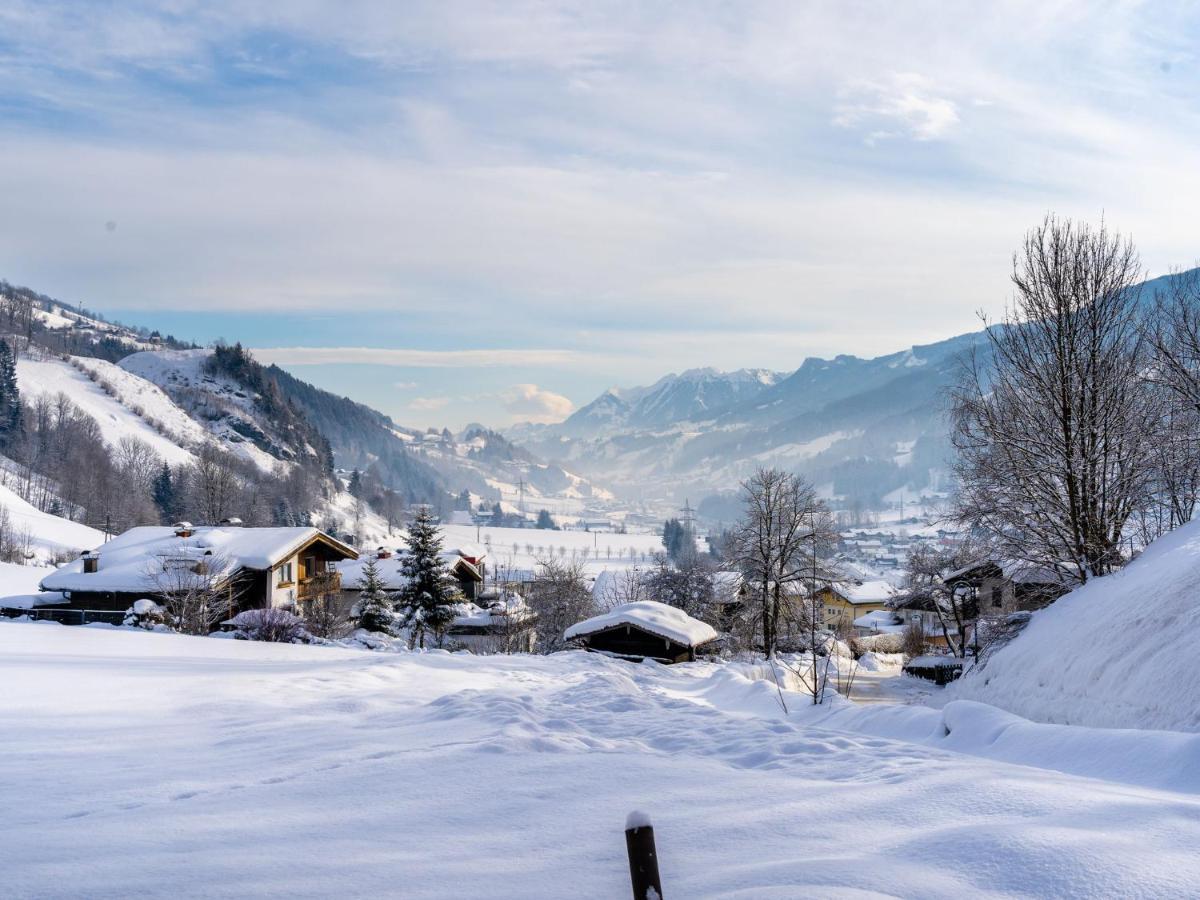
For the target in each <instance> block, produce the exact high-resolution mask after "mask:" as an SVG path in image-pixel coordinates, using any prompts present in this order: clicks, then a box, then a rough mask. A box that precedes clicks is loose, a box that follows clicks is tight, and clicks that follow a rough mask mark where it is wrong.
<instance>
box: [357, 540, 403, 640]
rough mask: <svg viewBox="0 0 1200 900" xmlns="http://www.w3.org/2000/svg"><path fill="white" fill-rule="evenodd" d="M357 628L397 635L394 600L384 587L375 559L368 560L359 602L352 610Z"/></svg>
mask: <svg viewBox="0 0 1200 900" xmlns="http://www.w3.org/2000/svg"><path fill="white" fill-rule="evenodd" d="M350 618H351V620H352V622H353V623H354V627H355V628H361V629H363V630H364V631H380V632H383V633H384V634H390V635H395V633H396V614H395V613H394V612H392V600H391V597H389V596H388V593H387V591H386V590H385V589H384V586H383V576H382V575H380V574H379V565H378V564H377V563H376V562H375V560H374V559H368V560H367V562H366V565H364V566H363V571H362V591H361V593H359V595H358V602H357V603H355V604H354V607H353V608H352V609H351V610H350Z"/></svg>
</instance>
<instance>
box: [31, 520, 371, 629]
mask: <svg viewBox="0 0 1200 900" xmlns="http://www.w3.org/2000/svg"><path fill="white" fill-rule="evenodd" d="M357 556H358V554H357V553H356V552H355V551H354V550H353V549H351V548H350V547H348V546H346V545H345V544H343V543H341V542H340V541H338V540H336V539H334V538H332V537H330V536H329V535H327V534H325V533H323V532H321V531H318V530H317V529H316V528H245V527H242V525H241V522H240V520H237V519H228V520H226V521H225V522H223V523H222V524H221V525H216V526H193V525H192V524H191V523H189V522H178V523H176V524H175V525H172V526H157V525H146V526H139V527H137V528H131V529H129V530H128V531H126V532H125V533H124V534H121V535H118V536H117V537H115V538H113V539H112V540H111V541H109V542H108V543H106V544H103V545H102V546H101V547H99V548H98V549H96V550H90V551H86V552H84V553H83V555H82V556H81V557H80V558H79V559H77V560H75V561H73V562H70V563H67V564H66V565H65V566H62V567H61V568H59V569H58V570H56V571H55V572H53V573H51V574H50V575H47V576H46V577H45V578H43V579H42V581H41V584H40V585H39V587H40V588H41V590H42V591H46V592H52V594H51V595H52V596H53V597H54V599H55V601H56V602H53V603H49V604H39V608H41V609H63V610H76V611H88V612H92V613H101V614H103V613H108V614H110V615H109V618H110V619H112V620H113V621H119V617H120V614H122V613H123V612H124V611H125V610H126V609H128V608H129V607H131V606H132V605H133V603H134V601H135V600H140V599H142V598H148V599H152V600H162V599H164V598H165V597H166V596H167V595H169V594H172V593H177V592H180V591H185V590H196V589H199V588H201V587H202V588H203V589H204V590H206V591H210V592H212V593H213V594H215V595H219V596H220V597H222V598H223V600H224V602H225V603H226V604H227V605H228V616H229V617H233V616H235V615H237V614H238V613H239V612H242V611H244V610H248V609H262V608H268V607H275V608H282V609H289V610H293V611H295V612H301V611H302V610H303V606H304V604H305V602H306V601H308V600H309V599H310V598H312V597H313V596H314V595H315V593H316V592H321V593H329V592H331V591H337V590H339V589H340V577H339V575H338V573H337V570H336V568H335V566H336V564H337V563H338V562H340V561H342V560H348V559H355V558H356V557H357ZM53 592H56V593H53ZM60 598H61V599H60ZM90 618H91V619H92V620H93V621H100V620H103V619H104V616H103V615H93V616H91V617H90ZM62 620H63V621H65V622H71V621H72V620H71V619H70V618H69V617H65V616H64V617H62ZM80 620H82V619H80Z"/></svg>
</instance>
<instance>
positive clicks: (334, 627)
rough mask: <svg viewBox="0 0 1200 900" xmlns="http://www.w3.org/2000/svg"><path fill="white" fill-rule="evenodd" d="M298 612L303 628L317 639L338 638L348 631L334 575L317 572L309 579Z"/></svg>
mask: <svg viewBox="0 0 1200 900" xmlns="http://www.w3.org/2000/svg"><path fill="white" fill-rule="evenodd" d="M300 612H301V617H302V618H303V619H304V626H305V627H306V628H307V629H308V631H309V633H310V634H314V635H316V636H317V637H322V638H339V637H342V636H343V635H344V634H345V633H346V632H347V631H348V630H349V627H350V619H349V616H348V615H347V611H346V605H345V603H343V602H342V598H341V581H340V580H339V579H338V577H337V574H336V573H334V572H318V573H317V574H316V575H314V576H312V577H311V578H310V579H309V581H308V584H307V593H306V595H305V598H304V600H303V601H301V603H300Z"/></svg>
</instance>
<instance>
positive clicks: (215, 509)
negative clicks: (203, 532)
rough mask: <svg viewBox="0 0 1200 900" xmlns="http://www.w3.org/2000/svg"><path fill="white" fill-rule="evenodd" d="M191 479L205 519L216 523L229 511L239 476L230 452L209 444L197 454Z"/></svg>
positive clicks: (192, 467) (198, 504) (210, 522)
mask: <svg viewBox="0 0 1200 900" xmlns="http://www.w3.org/2000/svg"><path fill="white" fill-rule="evenodd" d="M190 481H191V483H192V485H193V487H194V489H195V491H196V495H197V496H196V505H197V507H198V508H199V509H200V511H201V512H202V513H203V515H204V521H206V522H208V523H209V524H213V525H215V524H217V523H218V522H220V521H221V520H222V519H223V518H225V517H226V516H227V515H229V514H230V512H231V505H232V503H233V499H234V497H235V496H236V494H237V490H238V479H237V473H236V471H235V469H234V466H233V460H232V459H231V458H230V455H229V454H228V453H226V452H225V451H224V450H222V449H221V448H220V447H218V446H217V445H216V444H215V443H213V442H211V441H210V442H208V443H206V444H205V445H204V446H203V447H201V448H200V450H199V451H198V452H197V454H196V462H195V463H193V464H192V466H191V479H190Z"/></svg>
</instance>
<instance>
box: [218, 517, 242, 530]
mask: <svg viewBox="0 0 1200 900" xmlns="http://www.w3.org/2000/svg"><path fill="white" fill-rule="evenodd" d="M221 524H222V525H224V526H225V527H226V528H241V527H242V520H241V519H239V518H238V517H237V516H229V517H228V518H226V519H222V520H221Z"/></svg>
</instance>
